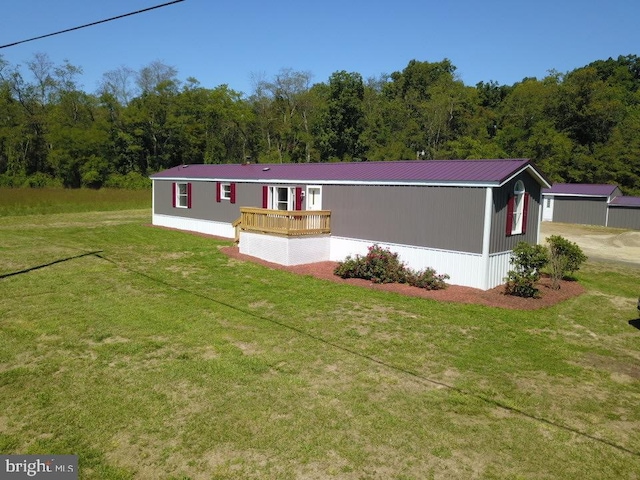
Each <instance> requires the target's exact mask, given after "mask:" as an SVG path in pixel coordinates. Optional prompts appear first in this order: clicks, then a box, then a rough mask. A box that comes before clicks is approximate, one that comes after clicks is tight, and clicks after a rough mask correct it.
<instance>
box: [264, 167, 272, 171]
mask: <svg viewBox="0 0 640 480" xmlns="http://www.w3.org/2000/svg"><path fill="white" fill-rule="evenodd" d="M268 170H271V169H270V168H269V167H264V168H263V169H262V171H263V172H266V171H268Z"/></svg>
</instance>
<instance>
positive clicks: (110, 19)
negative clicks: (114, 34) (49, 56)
mask: <svg viewBox="0 0 640 480" xmlns="http://www.w3.org/2000/svg"><path fill="white" fill-rule="evenodd" d="M180 2H184V0H173V1H172V2H167V3H163V4H161V5H156V6H155V7H149V8H143V9H142V10H136V11H135V12H130V13H125V14H122V15H118V16H116V17H111V18H106V19H104V20H98V21H97V22H91V23H87V24H85V25H80V26H78V27H73V28H67V29H65V30H60V31H58V32H53V33H47V34H46V35H40V36H38V37H33V38H28V39H26V40H20V41H18V42H13V43H7V44H6V45H0V49H2V48H7V47H13V46H15V45H20V44H21V43H27V42H32V41H34V40H40V39H42V38H47V37H53V36H54V35H60V34H61V33H67V32H73V31H74V30H80V29H81V28H87V27H93V26H94V25H99V24H101V23H106V22H111V21H112V20H119V19H120V18H124V17H130V16H132V15H137V14H139V13H144V12H148V11H150V10H155V9H156V8H162V7H167V6H169V5H173V4H174V3H180Z"/></svg>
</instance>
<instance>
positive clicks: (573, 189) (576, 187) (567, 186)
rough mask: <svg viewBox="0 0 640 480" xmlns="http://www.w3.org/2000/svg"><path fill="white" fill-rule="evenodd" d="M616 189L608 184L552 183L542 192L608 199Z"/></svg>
mask: <svg viewBox="0 0 640 480" xmlns="http://www.w3.org/2000/svg"><path fill="white" fill-rule="evenodd" d="M616 188H618V187H617V186H616V185H609V184H605V185H603V184H590V183H554V184H553V186H552V187H551V188H545V189H543V190H542V194H543V195H547V194H553V195H580V196H588V197H608V196H610V195H611V194H612V193H613V192H614V191H615V190H616Z"/></svg>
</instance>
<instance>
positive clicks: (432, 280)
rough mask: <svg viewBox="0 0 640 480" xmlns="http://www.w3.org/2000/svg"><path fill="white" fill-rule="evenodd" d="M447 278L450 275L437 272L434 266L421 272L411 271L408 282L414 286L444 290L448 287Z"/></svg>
mask: <svg viewBox="0 0 640 480" xmlns="http://www.w3.org/2000/svg"><path fill="white" fill-rule="evenodd" d="M446 280H449V275H447V274H446V273H445V274H442V275H438V274H436V271H435V270H434V269H433V268H426V269H425V270H423V271H421V272H412V271H411V272H409V274H408V275H407V283H408V284H409V285H411V286H413V287H418V288H424V289H425V290H442V289H444V288H447V283H446Z"/></svg>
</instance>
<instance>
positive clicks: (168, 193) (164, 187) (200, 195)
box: [154, 180, 262, 223]
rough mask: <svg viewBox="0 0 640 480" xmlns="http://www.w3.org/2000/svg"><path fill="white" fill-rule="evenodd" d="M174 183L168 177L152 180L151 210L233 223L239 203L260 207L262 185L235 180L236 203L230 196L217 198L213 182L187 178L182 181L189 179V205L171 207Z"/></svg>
mask: <svg viewBox="0 0 640 480" xmlns="http://www.w3.org/2000/svg"><path fill="white" fill-rule="evenodd" d="M173 183H175V182H173V181H168V180H155V181H154V195H155V204H154V213H156V214H161V215H171V216H174V217H182V218H193V219H201V220H212V221H216V222H226V223H232V222H233V221H234V220H236V219H237V218H238V217H239V216H240V207H241V206H243V207H262V186H261V185H257V184H250V183H242V184H241V183H236V203H231V202H230V201H229V200H220V202H216V182H210V181H198V180H190V181H188V182H187V181H185V183H191V208H177V207H175V208H174V207H173V197H172V195H173V187H172V184H173ZM179 183H182V182H179ZM222 183H226V182H222Z"/></svg>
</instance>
